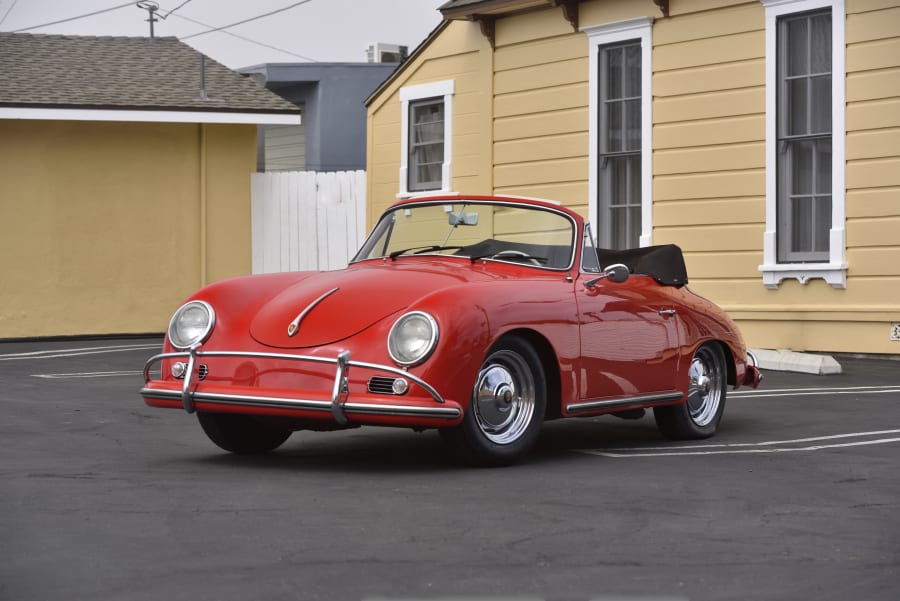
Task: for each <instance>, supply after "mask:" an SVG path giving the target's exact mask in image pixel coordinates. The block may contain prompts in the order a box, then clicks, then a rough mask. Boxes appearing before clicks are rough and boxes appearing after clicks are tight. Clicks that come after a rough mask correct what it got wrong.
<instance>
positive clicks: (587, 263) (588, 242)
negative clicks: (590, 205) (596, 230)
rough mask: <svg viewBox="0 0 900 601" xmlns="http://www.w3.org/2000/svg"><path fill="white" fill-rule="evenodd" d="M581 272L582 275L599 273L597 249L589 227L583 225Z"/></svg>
mask: <svg viewBox="0 0 900 601" xmlns="http://www.w3.org/2000/svg"><path fill="white" fill-rule="evenodd" d="M581 271H582V272H583V273H600V260H599V259H598V258H597V248H596V247H595V246H594V240H593V238H592V237H591V225H590V224H589V223H586V224H584V241H583V242H582V249H581Z"/></svg>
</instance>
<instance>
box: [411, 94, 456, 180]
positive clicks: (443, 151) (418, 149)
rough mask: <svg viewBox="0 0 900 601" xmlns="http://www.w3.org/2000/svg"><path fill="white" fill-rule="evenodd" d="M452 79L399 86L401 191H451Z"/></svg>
mask: <svg viewBox="0 0 900 601" xmlns="http://www.w3.org/2000/svg"><path fill="white" fill-rule="evenodd" d="M453 92H454V84H453V81H439V82H434V83H426V84H421V85H416V86H408V87H405V88H401V90H400V102H401V111H402V112H401V115H402V122H401V143H400V146H401V150H400V153H401V154H400V193H399V194H398V196H400V197H404V196H411V195H414V194H418V193H421V192H449V191H450V164H451V163H450V158H451V156H452V154H451V144H450V142H451V137H450V134H451V131H452V128H451V125H452V124H451V120H452V115H453Z"/></svg>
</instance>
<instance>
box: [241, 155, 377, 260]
mask: <svg viewBox="0 0 900 601" xmlns="http://www.w3.org/2000/svg"><path fill="white" fill-rule="evenodd" d="M250 185H251V220H252V236H253V238H252V240H253V273H274V272H279V271H326V270H330V269H340V268H341V267H346V266H347V262H348V261H349V260H350V259H351V258H353V255H354V254H355V253H356V251H357V250H358V249H359V246H360V244H361V243H362V241H363V240H364V238H365V235H366V172H365V171H339V172H333V173H331V172H330V173H318V172H314V171H285V172H275V173H254V174H253V175H252V176H251V178H250Z"/></svg>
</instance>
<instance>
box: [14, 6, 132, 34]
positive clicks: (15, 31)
mask: <svg viewBox="0 0 900 601" xmlns="http://www.w3.org/2000/svg"><path fill="white" fill-rule="evenodd" d="M126 6H134V2H126V3H125V4H119V5H117V6H113V7H110V8H104V9H102V10H95V11H94V12H92V13H85V14H83V15H78V16H77V17H69V18H68V19H60V20H59V21H53V22H51V23H44V24H42V25H32V26H31V27H23V28H22V29H15V30H13V31H12V33H21V32H23V31H31V30H32V29H40V28H41V27H49V26H50V25H59V24H60V23H68V22H69V21H77V20H78V19H84V18H87V17H93V16H94V15H99V14H102V13H108V12H112V11H114V10H119V9H120V8H125V7H126ZM7 14H8V11H7ZM4 18H5V17H4Z"/></svg>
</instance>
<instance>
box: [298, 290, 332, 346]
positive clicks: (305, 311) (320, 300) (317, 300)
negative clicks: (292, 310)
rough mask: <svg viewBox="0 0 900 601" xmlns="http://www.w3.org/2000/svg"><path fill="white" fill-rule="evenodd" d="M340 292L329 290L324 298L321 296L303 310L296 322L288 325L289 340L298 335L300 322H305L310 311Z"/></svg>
mask: <svg viewBox="0 0 900 601" xmlns="http://www.w3.org/2000/svg"><path fill="white" fill-rule="evenodd" d="M338 290H340V288H332V289H331V290H329V291H328V292H326V293H325V294H323V295H322V296H320V297H319V298H317V299H316V300H314V301H313V302H311V303H310V304H309V305H308V306H307V307H306V308H305V309H303V311H301V312H300V315H298V316H297V317H295V318H294V321H292V322H291V323H289V324H288V331H287V335H288V338H293V337H294V334H296V333H297V332H299V331H300V322H302V321H303V319H304V318H305V317H306V316H307V315H308V314H309V312H310V311H312V310H313V309H315V308H316V305H318V304H319V303H321V302H322V301H323V300H325V299H326V298H328V297H329V296H331V295H332V294H334V293H335V292H337V291H338Z"/></svg>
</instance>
